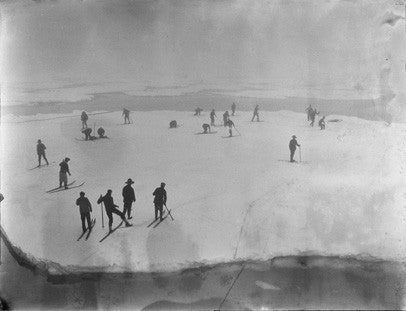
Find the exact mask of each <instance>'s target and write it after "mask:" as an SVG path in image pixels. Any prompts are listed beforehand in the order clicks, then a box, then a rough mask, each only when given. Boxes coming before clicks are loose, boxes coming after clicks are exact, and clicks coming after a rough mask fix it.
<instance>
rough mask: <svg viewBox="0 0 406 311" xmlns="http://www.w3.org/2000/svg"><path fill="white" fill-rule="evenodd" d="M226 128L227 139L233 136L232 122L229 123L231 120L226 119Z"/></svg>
mask: <svg viewBox="0 0 406 311" xmlns="http://www.w3.org/2000/svg"><path fill="white" fill-rule="evenodd" d="M226 126H228V132H229V133H230V135H229V137H232V136H233V131H232V128H233V127H234V128H235V125H234V122H233V121H231V119H228V120H227V122H226Z"/></svg>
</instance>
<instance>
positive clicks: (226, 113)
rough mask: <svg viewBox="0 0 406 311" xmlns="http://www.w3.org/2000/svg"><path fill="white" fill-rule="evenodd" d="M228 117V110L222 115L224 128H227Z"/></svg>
mask: <svg viewBox="0 0 406 311" xmlns="http://www.w3.org/2000/svg"><path fill="white" fill-rule="evenodd" d="M229 116H230V115H229V114H228V110H227V111H226V112H224V113H223V123H224V126H227V120H228V117H229Z"/></svg>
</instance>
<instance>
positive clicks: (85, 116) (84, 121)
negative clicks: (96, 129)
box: [80, 111, 89, 130]
mask: <svg viewBox="0 0 406 311" xmlns="http://www.w3.org/2000/svg"><path fill="white" fill-rule="evenodd" d="M80 119H81V120H82V130H83V129H85V128H87V120H88V119H89V117H88V116H87V114H86V112H85V111H83V112H82V115H81V117H80Z"/></svg>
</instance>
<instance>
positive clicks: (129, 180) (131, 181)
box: [125, 178, 134, 185]
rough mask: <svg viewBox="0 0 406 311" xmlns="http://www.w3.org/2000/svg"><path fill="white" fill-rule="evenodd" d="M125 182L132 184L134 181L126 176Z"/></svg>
mask: <svg viewBox="0 0 406 311" xmlns="http://www.w3.org/2000/svg"><path fill="white" fill-rule="evenodd" d="M125 183H126V184H130V185H131V184H133V183H134V182H133V180H132V179H131V178H128V180H127V181H126V182H125Z"/></svg>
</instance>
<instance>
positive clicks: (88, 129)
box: [82, 127, 93, 140]
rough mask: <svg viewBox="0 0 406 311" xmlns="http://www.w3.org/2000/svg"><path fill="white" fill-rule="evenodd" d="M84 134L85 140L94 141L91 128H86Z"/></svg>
mask: <svg viewBox="0 0 406 311" xmlns="http://www.w3.org/2000/svg"><path fill="white" fill-rule="evenodd" d="M82 133H83V134H85V140H92V139H93V137H92V136H91V135H90V134H91V133H92V129H91V128H90V127H88V128H85V129H84V130H82Z"/></svg>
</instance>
